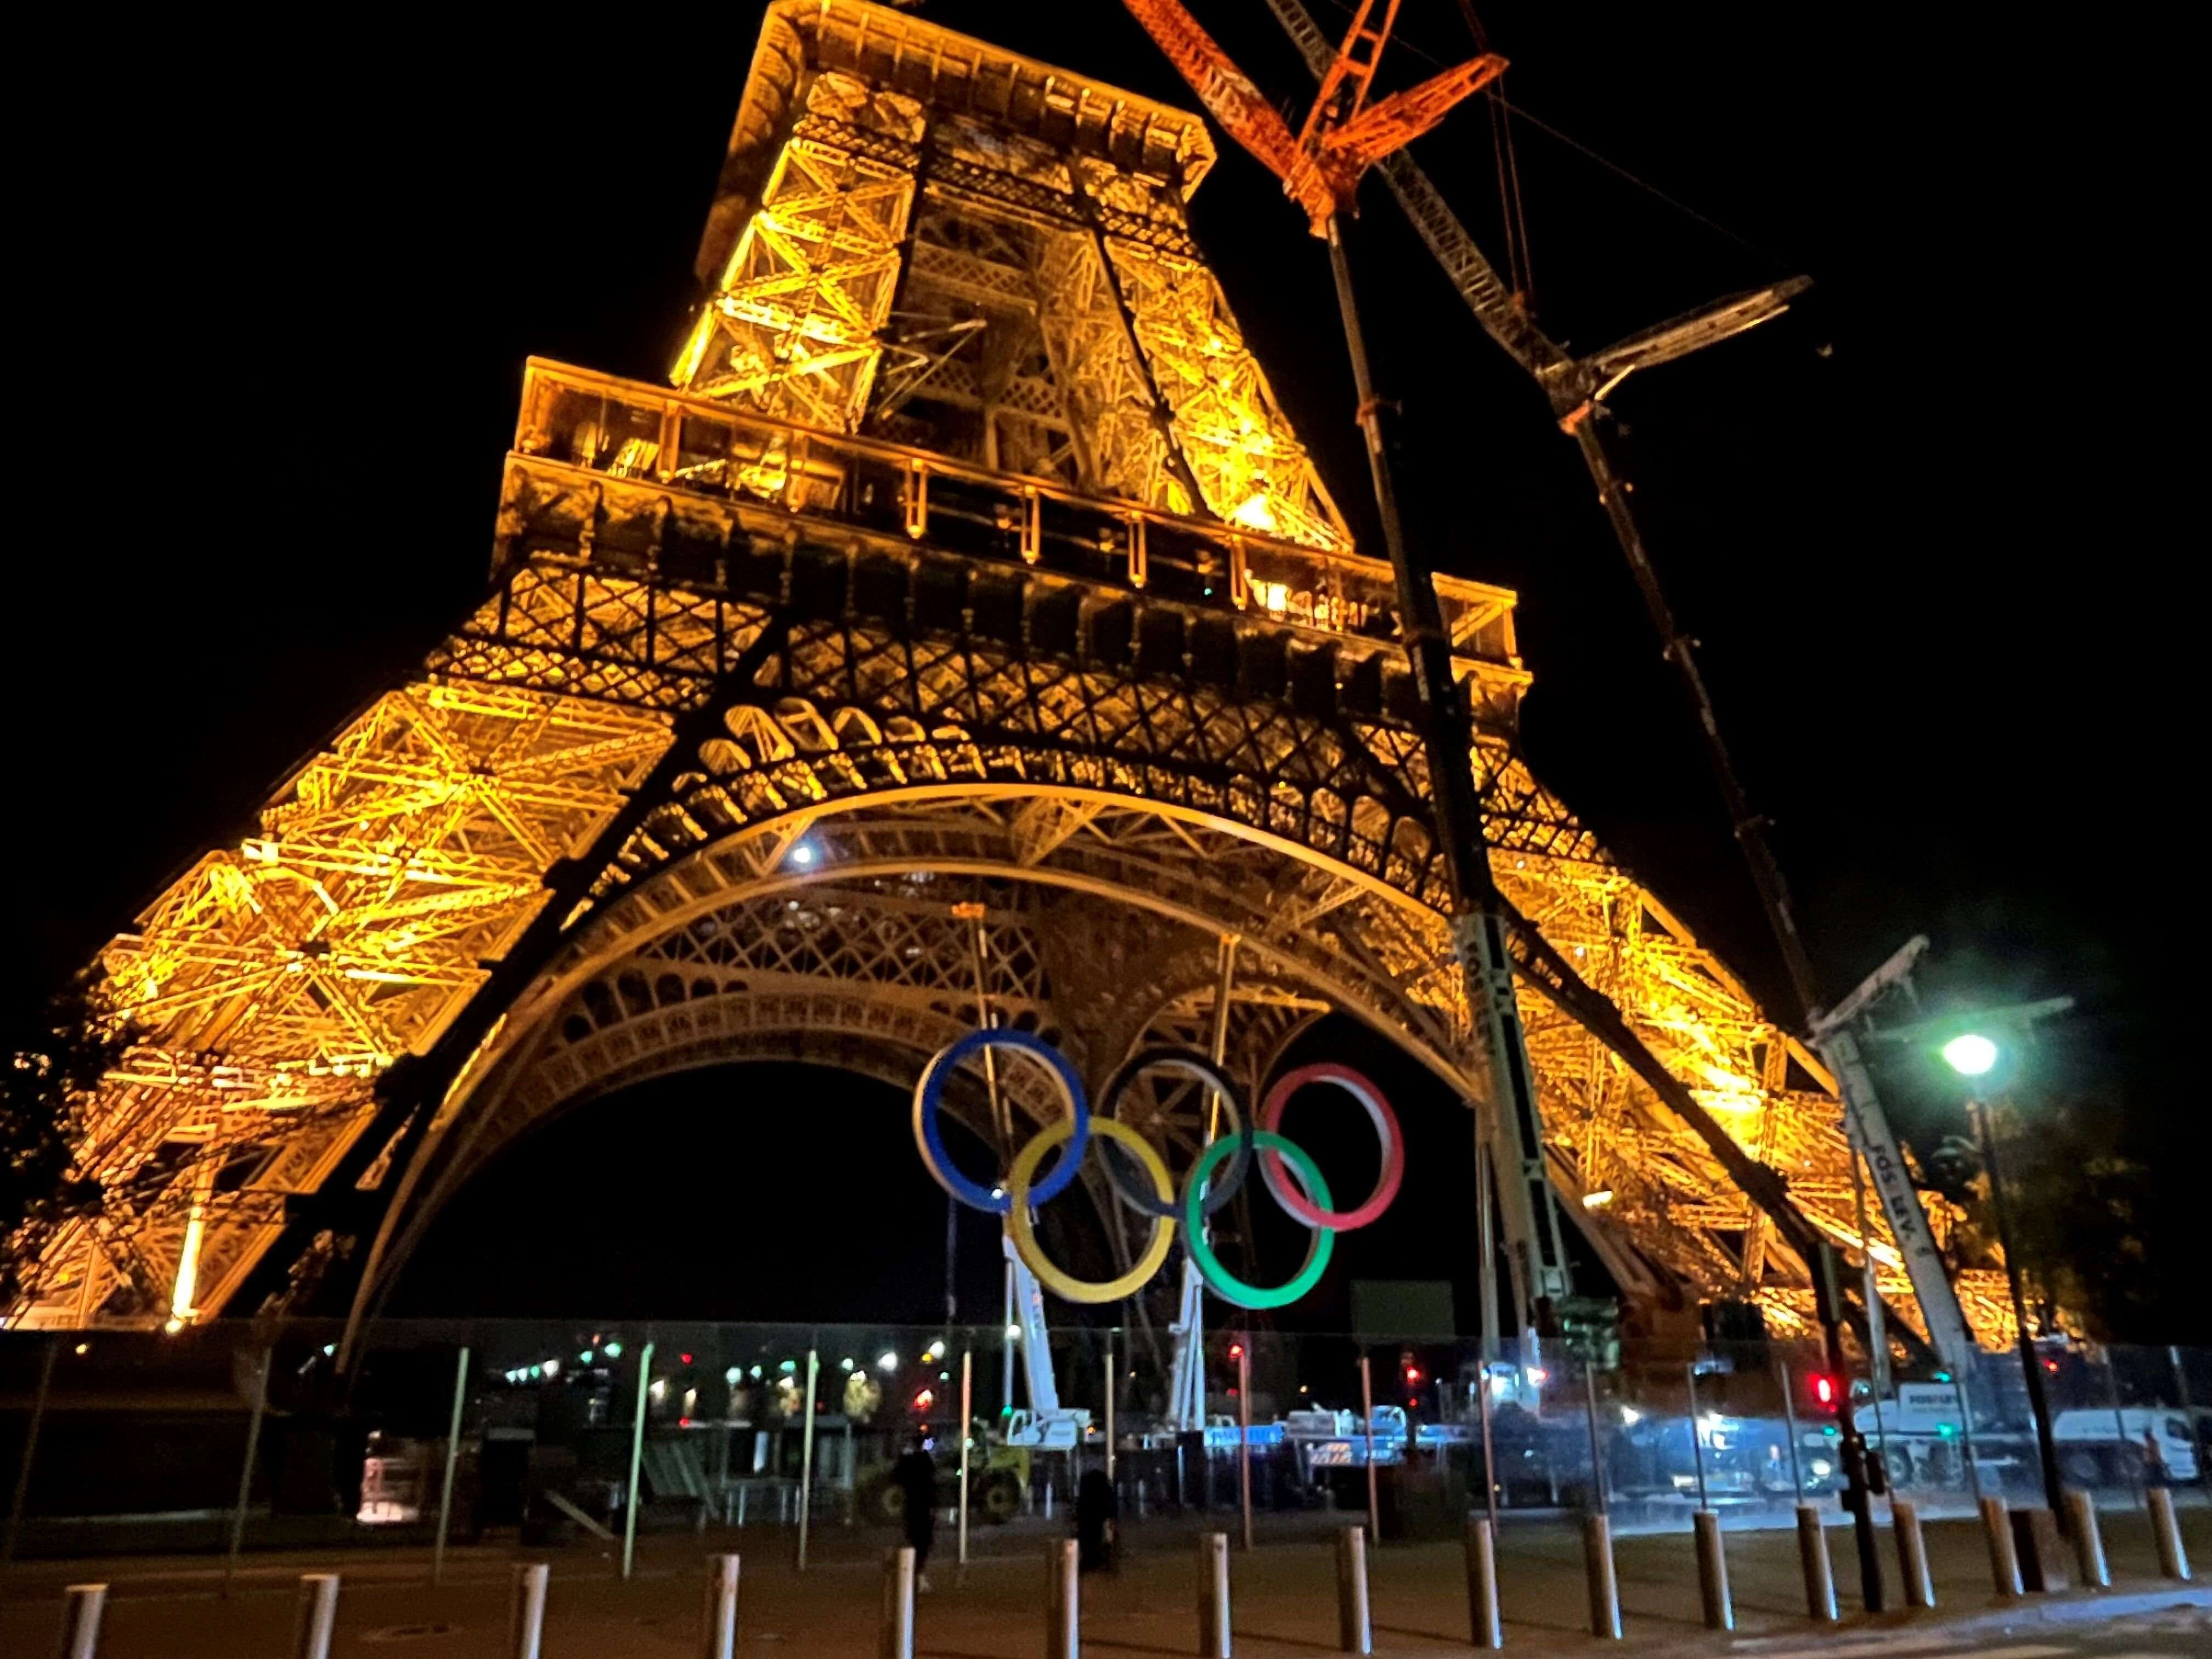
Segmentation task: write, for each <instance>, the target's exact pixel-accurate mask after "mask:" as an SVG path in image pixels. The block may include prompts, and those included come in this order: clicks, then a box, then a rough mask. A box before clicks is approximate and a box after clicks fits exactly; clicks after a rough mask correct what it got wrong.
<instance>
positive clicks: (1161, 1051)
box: [1091, 1047, 1253, 1221]
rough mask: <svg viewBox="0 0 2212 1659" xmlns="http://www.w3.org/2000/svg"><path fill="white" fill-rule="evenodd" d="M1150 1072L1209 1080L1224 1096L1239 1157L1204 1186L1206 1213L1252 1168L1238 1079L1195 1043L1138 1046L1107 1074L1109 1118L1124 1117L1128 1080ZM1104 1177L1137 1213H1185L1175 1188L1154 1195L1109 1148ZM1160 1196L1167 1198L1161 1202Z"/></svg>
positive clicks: (1249, 1124)
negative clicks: (1190, 1045) (1188, 1045)
mask: <svg viewBox="0 0 2212 1659" xmlns="http://www.w3.org/2000/svg"><path fill="white" fill-rule="evenodd" d="M1146 1072H1174V1073H1178V1074H1180V1075H1182V1076H1183V1077H1186V1078H1188V1079H1191V1080H1192V1081H1193V1082H1194V1083H1202V1084H1204V1085H1206V1087H1207V1088H1209V1089H1211V1090H1212V1091H1214V1092H1215V1093H1217V1094H1218V1095H1219V1096H1220V1097H1221V1109H1222V1112H1223V1114H1224V1115H1225V1116H1226V1117H1227V1118H1228V1120H1229V1127H1230V1130H1231V1133H1234V1134H1235V1135H1236V1137H1237V1162H1236V1163H1235V1164H1232V1165H1231V1166H1230V1170H1229V1173H1228V1174H1227V1175H1226V1176H1224V1177H1223V1178H1222V1179H1221V1180H1220V1182H1218V1183H1215V1184H1212V1185H1210V1186H1209V1187H1208V1188H1206V1214H1208V1215H1213V1214H1215V1213H1216V1212H1218V1211H1219V1210H1220V1208H1221V1206H1223V1205H1225V1204H1226V1203H1227V1202H1229V1200H1231V1199H1232V1198H1234V1197H1236V1195H1237V1188H1239V1187H1241V1186H1243V1184H1244V1177H1245V1176H1247V1175H1248V1174H1249V1173H1250V1171H1251V1168H1252V1128H1253V1126H1252V1122H1251V1120H1250V1119H1249V1118H1248V1117H1247V1116H1246V1115H1245V1113H1244V1109H1243V1107H1242V1106H1240V1105H1239V1104H1238V1103H1237V1085H1235V1084H1234V1083H1232V1082H1231V1081H1230V1080H1229V1078H1228V1076H1227V1075H1226V1074H1225V1073H1224V1072H1223V1071H1222V1069H1221V1068H1220V1067H1219V1066H1216V1065H1215V1064H1214V1063H1213V1062H1212V1060H1208V1059H1207V1058H1206V1056H1205V1055H1203V1054H1200V1053H1198V1052H1197V1051H1196V1050H1194V1049H1191V1048H1158V1047H1155V1048H1139V1050H1137V1052H1136V1053H1135V1054H1131V1055H1130V1056H1129V1057H1128V1059H1127V1060H1123V1061H1122V1062H1121V1065H1120V1066H1116V1067H1115V1072H1114V1075H1113V1076H1111V1077H1109V1078H1108V1079H1106V1106H1105V1118H1111V1119H1114V1120H1115V1121H1119V1120H1120V1117H1121V1097H1122V1096H1123V1095H1125V1094H1127V1092H1128V1090H1129V1086H1130V1085H1132V1084H1133V1083H1134V1082H1136V1080H1137V1079H1138V1078H1139V1077H1140V1076H1142V1075H1143V1074H1144V1073H1146ZM1105 1118H1101V1119H1095V1120H1093V1121H1092V1123H1091V1127H1093V1128H1094V1129H1095V1128H1097V1127H1099V1124H1100V1123H1102V1122H1103V1121H1105ZM1116 1139H1119V1137H1116ZM1106 1178H1107V1180H1108V1181H1109V1182H1111V1183H1112V1185H1113V1188H1114V1192H1115V1196H1117V1197H1118V1198H1120V1199H1121V1201H1122V1202H1123V1203H1124V1204H1127V1206H1129V1207H1130V1208H1131V1209H1133V1210H1134V1211H1135V1212H1137V1213H1138V1214H1139V1215H1147V1216H1151V1217H1152V1218H1154V1219H1155V1220H1168V1221H1171V1220H1173V1219H1174V1218H1176V1217H1177V1216H1179V1215H1181V1214H1182V1206H1181V1205H1180V1204H1179V1203H1178V1202H1177V1201H1176V1196H1175V1194H1174V1191H1173V1189H1172V1188H1170V1190H1169V1191H1167V1192H1164V1193H1162V1194H1159V1197H1158V1198H1154V1197H1153V1196H1152V1195H1151V1194H1148V1193H1146V1191H1145V1190H1144V1189H1143V1188H1141V1187H1139V1186H1138V1185H1137V1184H1136V1182H1135V1181H1134V1180H1133V1179H1132V1178H1131V1177H1130V1176H1129V1174H1128V1172H1127V1170H1125V1169H1124V1168H1123V1165H1122V1162H1121V1159H1120V1158H1117V1157H1115V1155H1114V1154H1113V1153H1111V1152H1109V1153H1108V1154H1107V1156H1106ZM1161 1200H1166V1201H1165V1202H1162V1201H1161Z"/></svg>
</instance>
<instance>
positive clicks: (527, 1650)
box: [511, 1561, 553, 1659]
mask: <svg viewBox="0 0 2212 1659" xmlns="http://www.w3.org/2000/svg"><path fill="white" fill-rule="evenodd" d="M552 1577H553V1569H552V1568H550V1567H549V1566H547V1565H545V1564H544V1562H543V1561H533V1562H530V1563H528V1564H526V1565H521V1566H518V1567H516V1568H515V1570H514V1606H513V1618H512V1626H511V1627H512V1629H513V1633H514V1647H513V1651H514V1659H542V1656H543V1653H544V1646H545V1591H546V1587H547V1585H548V1583H550V1580H551V1578H552Z"/></svg>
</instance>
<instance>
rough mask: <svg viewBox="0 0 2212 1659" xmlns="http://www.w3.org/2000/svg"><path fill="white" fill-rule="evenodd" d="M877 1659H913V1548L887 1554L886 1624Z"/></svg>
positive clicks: (885, 1579)
mask: <svg viewBox="0 0 2212 1659" xmlns="http://www.w3.org/2000/svg"><path fill="white" fill-rule="evenodd" d="M876 1654H877V1659H914V1548H913V1547H912V1546H911V1545H908V1544H902V1545H900V1546H899V1547H897V1548H896V1549H894V1550H886V1551H885V1552H884V1622H883V1632H882V1636H881V1638H880V1639H879V1640H878V1644H877V1647H876Z"/></svg>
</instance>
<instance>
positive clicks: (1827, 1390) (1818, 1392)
mask: <svg viewBox="0 0 2212 1659" xmlns="http://www.w3.org/2000/svg"><path fill="white" fill-rule="evenodd" d="M1813 1398H1814V1399H1815V1400H1817V1401H1820V1403H1821V1404H1822V1405H1823V1406H1832V1405H1834V1404H1835V1403H1836V1379H1835V1378H1834V1377H1832V1376H1822V1375H1820V1374H1818V1373H1816V1374H1815V1375H1814V1378H1813Z"/></svg>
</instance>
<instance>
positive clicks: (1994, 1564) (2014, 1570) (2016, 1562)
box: [1982, 1498, 2020, 1596]
mask: <svg viewBox="0 0 2212 1659" xmlns="http://www.w3.org/2000/svg"><path fill="white" fill-rule="evenodd" d="M1982 1530H1983V1531H1984V1533H1986V1534H1988V1535H1989V1541H1990V1577H1991V1578H1992V1579H1994V1580H1996V1587H1997V1594H1998V1595H2003V1596H2015V1595H2019V1594H2020V1552H2019V1551H2018V1550H2017V1549H2015V1547H2014V1546H2013V1541H2012V1516H2009V1515H2008V1514H2007V1513H2006V1512H2005V1501H2004V1499H2003V1498H1984V1499H1982Z"/></svg>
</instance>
